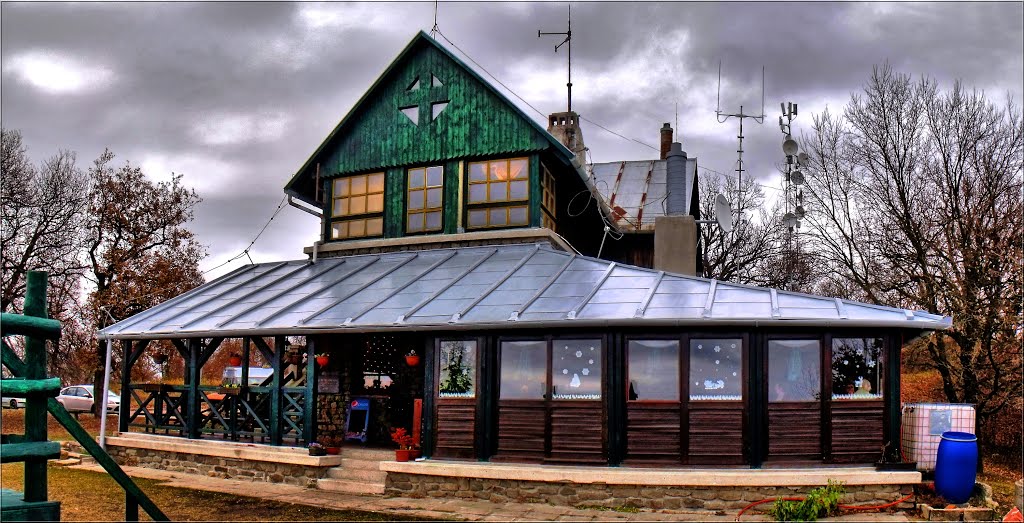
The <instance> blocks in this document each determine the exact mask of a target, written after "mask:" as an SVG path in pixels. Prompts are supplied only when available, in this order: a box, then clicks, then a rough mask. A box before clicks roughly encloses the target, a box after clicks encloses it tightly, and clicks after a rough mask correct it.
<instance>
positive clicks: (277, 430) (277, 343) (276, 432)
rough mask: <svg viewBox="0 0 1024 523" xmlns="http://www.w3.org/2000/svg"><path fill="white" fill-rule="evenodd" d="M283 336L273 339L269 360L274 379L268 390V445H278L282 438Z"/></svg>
mask: <svg viewBox="0 0 1024 523" xmlns="http://www.w3.org/2000/svg"><path fill="white" fill-rule="evenodd" d="M284 343H285V338H284V336H275V337H274V351H273V358H272V359H271V367H272V368H273V369H274V379H273V382H272V383H271V389H270V444H271V445H280V444H281V442H282V441H284V438H282V437H281V387H282V386H283V385H284V380H282V379H281V378H282V376H281V372H282V369H283V367H284V365H282V363H283V362H282V360H283V359H284Z"/></svg>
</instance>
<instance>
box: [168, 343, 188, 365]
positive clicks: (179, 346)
mask: <svg viewBox="0 0 1024 523" xmlns="http://www.w3.org/2000/svg"><path fill="white" fill-rule="evenodd" d="M171 345H174V348H175V349H178V354H181V357H182V358H184V359H185V361H188V347H186V346H185V342H184V341H183V340H177V339H175V340H171Z"/></svg>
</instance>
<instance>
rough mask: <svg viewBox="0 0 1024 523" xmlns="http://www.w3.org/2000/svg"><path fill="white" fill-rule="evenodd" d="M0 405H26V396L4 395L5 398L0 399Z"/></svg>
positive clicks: (14, 407) (15, 407)
mask: <svg viewBox="0 0 1024 523" xmlns="http://www.w3.org/2000/svg"><path fill="white" fill-rule="evenodd" d="M0 405H3V406H4V408H8V407H10V408H12V409H20V408H22V407H24V406H25V398H8V397H7V396H4V397H3V399H0Z"/></svg>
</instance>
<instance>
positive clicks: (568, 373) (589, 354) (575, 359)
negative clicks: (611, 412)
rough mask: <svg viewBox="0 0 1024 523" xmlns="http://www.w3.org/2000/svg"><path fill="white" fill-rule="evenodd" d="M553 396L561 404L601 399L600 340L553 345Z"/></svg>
mask: <svg viewBox="0 0 1024 523" xmlns="http://www.w3.org/2000/svg"><path fill="white" fill-rule="evenodd" d="M551 343H552V347H551V374H552V376H551V387H552V390H551V395H552V397H553V398H554V399H558V400H599V399H601V340H554V341H552V342H551Z"/></svg>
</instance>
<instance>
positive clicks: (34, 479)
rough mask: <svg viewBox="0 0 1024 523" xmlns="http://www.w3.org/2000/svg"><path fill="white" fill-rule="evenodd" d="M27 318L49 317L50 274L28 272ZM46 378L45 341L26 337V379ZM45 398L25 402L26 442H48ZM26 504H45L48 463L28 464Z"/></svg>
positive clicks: (34, 462)
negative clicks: (47, 291) (47, 284)
mask: <svg viewBox="0 0 1024 523" xmlns="http://www.w3.org/2000/svg"><path fill="white" fill-rule="evenodd" d="M25 279H26V285H25V286H26V289H25V316H35V317H37V318H45V317H46V279H47V273H45V272H37V271H29V273H28V274H27V275H26V277H25ZM44 378H46V340H45V339H43V338H40V337H37V336H26V337H25V379H28V380H41V379H44ZM46 439H47V436H46V398H45V397H43V396H37V395H33V396H29V397H28V398H26V399H25V440H26V441H28V442H33V441H46ZM24 499H25V501H26V502H33V501H46V500H47V496H46V459H39V458H32V459H27V460H25V498H24Z"/></svg>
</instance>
